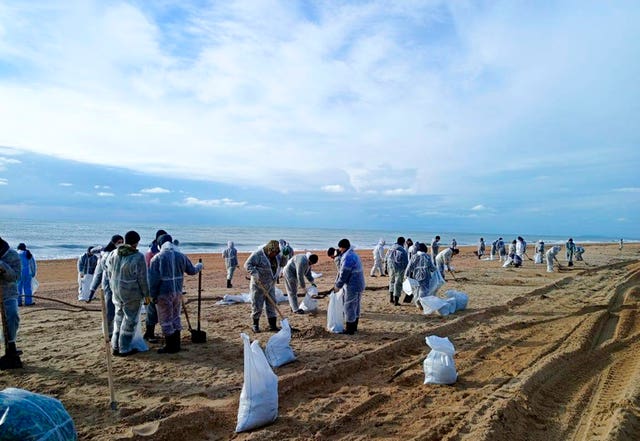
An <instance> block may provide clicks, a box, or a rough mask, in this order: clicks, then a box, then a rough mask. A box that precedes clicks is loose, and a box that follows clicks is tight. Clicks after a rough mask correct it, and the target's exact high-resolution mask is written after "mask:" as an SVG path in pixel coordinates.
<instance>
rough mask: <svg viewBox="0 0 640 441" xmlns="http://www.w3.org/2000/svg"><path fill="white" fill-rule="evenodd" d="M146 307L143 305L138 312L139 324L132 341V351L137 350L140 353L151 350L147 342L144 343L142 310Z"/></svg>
mask: <svg viewBox="0 0 640 441" xmlns="http://www.w3.org/2000/svg"><path fill="white" fill-rule="evenodd" d="M143 308H144V305H141V307H140V311H138V324H137V325H136V332H135V333H134V334H133V340H131V349H137V350H138V351H139V352H146V351H148V350H149V346H147V342H146V341H144V337H143V336H142V320H141V317H142V309H143Z"/></svg>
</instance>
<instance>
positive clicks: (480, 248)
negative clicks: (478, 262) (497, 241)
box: [476, 237, 486, 259]
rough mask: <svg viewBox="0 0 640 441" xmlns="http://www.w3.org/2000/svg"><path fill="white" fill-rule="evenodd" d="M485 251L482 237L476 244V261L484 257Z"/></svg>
mask: <svg viewBox="0 0 640 441" xmlns="http://www.w3.org/2000/svg"><path fill="white" fill-rule="evenodd" d="M485 250H486V245H485V243H484V237H481V238H480V243H479V244H478V251H477V252H476V254H477V256H478V259H480V258H481V257H482V256H484V252H485Z"/></svg>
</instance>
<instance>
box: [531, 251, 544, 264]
mask: <svg viewBox="0 0 640 441" xmlns="http://www.w3.org/2000/svg"><path fill="white" fill-rule="evenodd" d="M533 262H534V263H542V253H536V254H534V256H533Z"/></svg>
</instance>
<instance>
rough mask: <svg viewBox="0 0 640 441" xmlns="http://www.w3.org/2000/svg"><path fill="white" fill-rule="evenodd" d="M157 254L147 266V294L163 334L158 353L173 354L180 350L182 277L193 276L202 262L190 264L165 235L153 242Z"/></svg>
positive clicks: (168, 236)
mask: <svg viewBox="0 0 640 441" xmlns="http://www.w3.org/2000/svg"><path fill="white" fill-rule="evenodd" d="M157 242H158V246H159V247H160V252H159V253H158V254H156V255H155V256H153V258H152V259H151V263H150V264H149V272H148V275H149V294H150V296H151V299H152V301H153V303H155V304H156V308H157V310H158V321H159V322H160V327H161V328H162V333H163V334H164V342H165V343H164V347H162V348H160V349H158V354H174V353H176V352H179V351H180V331H182V324H181V322H180V312H181V305H182V284H183V278H184V276H183V275H184V274H185V273H186V274H189V275H190V276H193V275H194V274H198V273H199V272H200V271H201V270H202V267H203V266H202V263H197V264H195V265H194V264H192V263H191V261H190V260H189V258H188V257H187V256H185V255H184V254H182V253H181V252H180V251H178V249H177V247H176V246H175V245H174V244H173V238H172V237H171V236H170V235H169V234H163V235H162V236H160V237H159V238H158V240H157Z"/></svg>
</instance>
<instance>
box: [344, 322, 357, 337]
mask: <svg viewBox="0 0 640 441" xmlns="http://www.w3.org/2000/svg"><path fill="white" fill-rule="evenodd" d="M355 332H356V322H347V329H345V330H344V333H345V334H348V335H353V334H355Z"/></svg>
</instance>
